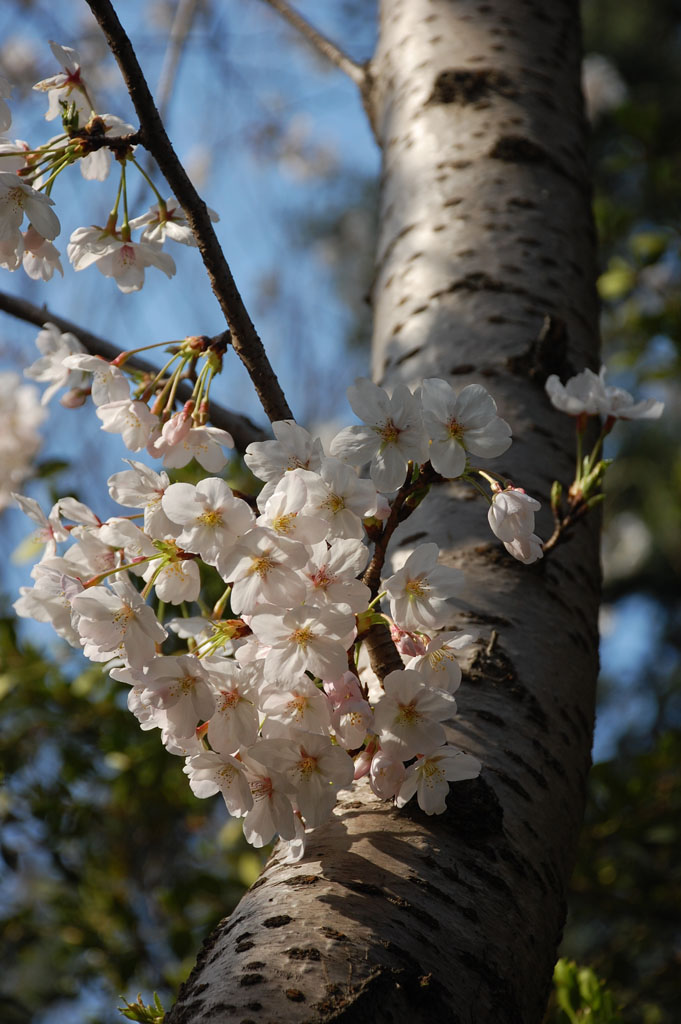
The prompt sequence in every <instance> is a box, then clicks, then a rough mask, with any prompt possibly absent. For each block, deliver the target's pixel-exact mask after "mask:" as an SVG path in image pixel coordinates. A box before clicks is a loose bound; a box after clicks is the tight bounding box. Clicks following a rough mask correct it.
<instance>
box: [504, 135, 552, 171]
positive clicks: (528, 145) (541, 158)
mask: <svg viewBox="0 0 681 1024" xmlns="http://www.w3.org/2000/svg"><path fill="white" fill-rule="evenodd" d="M489 155H490V157H491V158H492V160H504V161H505V162H506V163H514V164H547V163H553V161H552V159H551V157H550V156H549V154H548V153H547V151H546V150H545V149H544V148H543V147H542V146H539V145H538V144H537V143H536V142H533V141H532V140H531V139H528V138H526V137H525V136H524V135H502V136H501V138H499V139H497V141H496V142H495V143H494V146H493V147H492V149H491V150H490V152H489Z"/></svg>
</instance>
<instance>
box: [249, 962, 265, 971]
mask: <svg viewBox="0 0 681 1024" xmlns="http://www.w3.org/2000/svg"><path fill="white" fill-rule="evenodd" d="M264 966H265V963H264V961H263V960H251V962H250V964H246V967H247V968H248V970H249V971H260V970H262V968H263V967H264Z"/></svg>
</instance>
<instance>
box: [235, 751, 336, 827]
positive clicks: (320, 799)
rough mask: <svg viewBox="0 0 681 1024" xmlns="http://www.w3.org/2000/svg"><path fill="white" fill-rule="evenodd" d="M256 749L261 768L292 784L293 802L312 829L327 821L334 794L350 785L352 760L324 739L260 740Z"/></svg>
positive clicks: (333, 801) (333, 802)
mask: <svg viewBox="0 0 681 1024" xmlns="http://www.w3.org/2000/svg"><path fill="white" fill-rule="evenodd" d="M255 749H256V750H257V758H258V760H259V761H260V762H261V763H262V764H264V765H266V766H267V767H270V768H273V769H274V770H275V771H277V772H280V773H281V774H282V775H283V776H284V777H285V778H286V779H287V780H288V781H289V782H290V783H291V785H292V787H293V790H294V793H295V802H296V804H297V806H298V808H299V810H300V812H301V814H302V815H303V818H304V819H305V823H306V825H308V826H309V827H311V828H314V827H316V826H317V825H321V824H322V822H323V821H326V819H327V818H328V816H329V815H330V814H331V811H332V809H333V806H334V804H335V802H336V793H337V791H338V790H339V789H343V788H344V787H345V786H349V785H351V783H352V780H353V776H354V770H355V769H354V765H353V762H352V759H351V758H350V757H349V756H348V754H347V753H346V752H345V751H344V750H341V748H340V747H335V746H333V745H332V743H331V740H330V739H328V737H326V736H319V735H307V736H301V737H300V738H296V739H281V740H276V739H274V740H261V741H260V742H259V743H258V744H257V747H256V748H255Z"/></svg>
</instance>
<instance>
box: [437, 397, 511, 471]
mask: <svg viewBox="0 0 681 1024" xmlns="http://www.w3.org/2000/svg"><path fill="white" fill-rule="evenodd" d="M421 401H422V403H423V425H424V427H425V430H426V434H427V435H428V437H429V439H430V461H431V463H432V466H433V469H435V470H436V471H437V472H438V473H441V474H442V476H445V477H450V478H453V477H457V476H460V475H461V474H462V473H463V471H464V469H465V468H466V453H467V452H470V453H471V455H478V456H480V457H481V458H483V459H493V458H496V456H497V455H502V454H503V453H504V452H505V451H506V450H507V449H508V448H509V447H510V444H511V428H510V427H509V425H508V423H506V421H505V420H502V419H501V418H500V417H499V416H497V406H496V402H495V401H494V399H493V398H492V396H491V395H490V393H489V392H488V391H487V390H486V389H485V388H483V387H481V386H480V385H479V384H469V385H468V387H465V388H464V389H463V391H461V392H460V393H459V394H458V395H457V394H455V392H454V390H453V389H452V388H451V387H450V386H449V384H448V383H447V382H446V381H444V380H439V379H438V378H437V377H431V378H430V379H428V380H424V382H423V387H422V389H421Z"/></svg>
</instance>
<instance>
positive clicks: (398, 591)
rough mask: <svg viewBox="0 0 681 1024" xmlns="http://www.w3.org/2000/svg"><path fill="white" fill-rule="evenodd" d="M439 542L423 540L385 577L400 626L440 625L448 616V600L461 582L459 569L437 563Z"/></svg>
mask: <svg viewBox="0 0 681 1024" xmlns="http://www.w3.org/2000/svg"><path fill="white" fill-rule="evenodd" d="M439 553H440V552H439V548H438V546H437V544H420V545H419V547H417V548H416V550H415V551H412V553H411V554H410V555H409V558H408V559H407V561H406V562H405V563H404V565H403V566H402V568H401V569H400V570H399V571H398V572H396V573H395V574H394V576H391V577H390V578H389V579H387V580H386V581H385V583H384V584H383V588H384V590H385V591H386V593H387V594H388V597H389V598H390V614H391V615H392V617H393V619H394V620H395V622H396V623H397V625H398V626H399V627H400V628H401V629H406V630H423V629H440V628H441V627H442V626H444V625H445V623H446V621H447V618H448V617H449V607H448V605H447V601H448V600H449V598H450V597H453V595H454V594H455V593H456V592H457V590H458V589H459V587H460V586H461V581H462V579H463V574H462V573H461V572H459V570H458V569H451V568H448V567H447V566H444V565H438V564H437V560H438V555H439Z"/></svg>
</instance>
